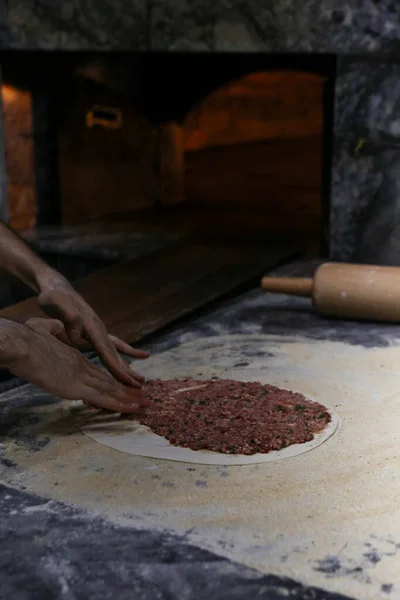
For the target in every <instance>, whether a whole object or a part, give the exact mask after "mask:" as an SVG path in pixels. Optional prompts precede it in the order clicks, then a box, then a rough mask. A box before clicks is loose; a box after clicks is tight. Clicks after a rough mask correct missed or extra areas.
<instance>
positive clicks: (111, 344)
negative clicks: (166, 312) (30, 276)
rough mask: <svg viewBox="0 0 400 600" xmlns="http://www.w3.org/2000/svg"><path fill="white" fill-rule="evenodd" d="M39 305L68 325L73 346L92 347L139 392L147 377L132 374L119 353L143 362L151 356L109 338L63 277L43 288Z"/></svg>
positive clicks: (99, 322) (110, 369)
mask: <svg viewBox="0 0 400 600" xmlns="http://www.w3.org/2000/svg"><path fill="white" fill-rule="evenodd" d="M38 301H39V305H40V308H41V309H42V311H43V312H44V313H45V314H47V315H48V316H49V317H52V318H53V319H58V320H60V321H61V322H62V323H63V324H64V327H65V334H66V337H67V340H68V341H69V343H71V344H72V345H73V346H76V347H78V348H80V349H85V348H88V347H89V345H92V346H93V348H94V349H95V350H96V352H97V354H98V355H99V356H100V358H101V360H102V362H103V364H104V365H105V366H106V367H107V369H108V370H109V371H110V372H111V373H112V375H114V377H115V378H116V379H117V380H118V381H120V382H121V383H125V384H127V385H132V386H134V387H138V388H140V387H141V386H142V384H143V382H144V377H143V376H142V375H140V374H138V373H135V372H134V371H132V369H130V367H129V366H128V365H127V364H126V363H125V361H124V360H123V358H122V357H121V356H120V355H119V354H118V352H122V353H123V354H126V355H127V356H130V357H132V358H139V359H144V358H148V356H149V353H148V352H145V351H144V350H136V349H134V348H132V347H131V346H129V344H126V343H125V342H123V341H122V340H120V339H118V338H116V337H114V336H111V335H109V334H108V332H107V329H106V327H105V325H104V324H103V322H102V321H101V319H100V317H98V315H97V314H96V313H95V312H94V310H93V309H92V308H91V307H90V306H89V305H88V304H87V303H86V302H85V300H84V299H83V298H82V296H81V295H80V294H78V292H77V291H76V290H75V289H74V288H73V287H72V285H71V284H70V283H69V282H68V281H67V280H66V279H65V278H64V277H62V275H59V274H56V275H55V276H53V277H52V280H51V282H49V284H48V285H47V286H45V287H44V288H42V291H41V293H40V294H39V297H38ZM60 339H61V338H60ZM67 340H66V339H64V340H63V341H67Z"/></svg>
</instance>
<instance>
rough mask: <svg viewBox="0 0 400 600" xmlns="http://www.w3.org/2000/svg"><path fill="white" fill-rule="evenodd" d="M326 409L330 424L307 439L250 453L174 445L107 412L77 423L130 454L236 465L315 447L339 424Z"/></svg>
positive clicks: (106, 443) (101, 441) (89, 434)
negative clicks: (271, 449)
mask: <svg viewBox="0 0 400 600" xmlns="http://www.w3.org/2000/svg"><path fill="white" fill-rule="evenodd" d="M186 389H188V388H182V389H180V390H177V392H176V393H179V392H183V391H184V390H186ZM307 398H308V399H309V400H314V401H316V400H315V399H313V398H311V397H310V396H307ZM328 412H329V414H330V415H331V421H330V423H328V425H327V426H326V427H325V428H324V430H323V431H321V432H320V433H317V434H315V435H314V438H313V439H312V440H311V441H309V442H305V443H303V444H292V445H291V446H288V447H286V448H282V449H281V450H274V451H271V452H268V453H257V454H252V455H244V454H223V453H220V452H211V451H208V450H191V449H190V448H182V447H180V446H174V445H172V444H170V442H169V441H168V440H167V439H166V438H164V437H161V436H159V435H157V434H156V433H153V432H152V431H151V430H150V429H149V428H148V427H146V426H145V425H142V424H141V423H139V422H137V421H127V420H123V419H119V418H118V417H117V418H115V417H113V418H110V415H104V414H102V413H98V414H96V415H94V416H91V417H87V416H86V417H85V416H82V418H81V419H79V421H78V423H77V424H78V427H79V429H80V431H81V432H82V433H83V434H84V435H85V436H87V437H88V438H90V439H92V440H93V441H95V442H98V443H99V444H102V445H104V446H108V447H109V448H113V449H114V450H118V451H120V452H124V453H126V454H131V455H133V456H141V457H145V458H156V459H160V460H172V461H176V462H184V463H192V464H200V465H216V466H231V465H232V466H234V465H236V466H240V465H252V464H259V463H267V462H275V461H277V460H283V459H286V458H293V457H295V456H300V455H301V454H305V453H306V452H309V451H310V450H314V449H315V448H318V446H321V444H323V443H324V442H326V441H327V440H329V438H331V437H332V436H333V435H334V434H335V433H336V431H337V430H338V428H339V425H340V419H339V417H338V415H337V414H335V413H334V412H332V411H331V410H330V409H328Z"/></svg>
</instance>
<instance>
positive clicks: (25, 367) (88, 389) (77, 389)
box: [0, 319, 145, 413]
mask: <svg viewBox="0 0 400 600" xmlns="http://www.w3.org/2000/svg"><path fill="white" fill-rule="evenodd" d="M52 325H53V329H54V331H52V328H49V323H48V322H47V324H46V326H45V327H43V328H41V327H40V325H38V324H37V323H36V324H35V327H34V328H33V327H30V326H29V324H25V325H21V324H19V323H14V322H13V321H7V320H5V319H1V323H0V329H1V333H2V334H3V338H6V339H8V340H9V341H10V343H9V344H6V345H5V346H6V348H3V350H2V357H1V358H2V360H1V366H3V367H5V368H7V369H9V370H10V371H11V373H13V374H14V375H16V376H18V377H22V378H23V379H25V380H26V381H29V382H30V383H33V384H34V385H36V386H37V387H39V388H41V389H42V390H44V391H46V392H48V393H50V394H54V395H56V396H58V397H60V398H65V399H67V400H82V401H83V402H85V403H86V404H90V405H92V406H96V407H99V408H106V409H108V410H112V411H115V412H119V413H129V412H130V413H132V412H137V411H138V410H139V409H140V408H141V407H142V406H144V404H145V397H144V395H143V393H142V392H141V391H140V390H139V389H136V388H133V387H130V386H127V385H124V384H122V383H120V382H118V381H117V380H116V379H114V377H113V376H112V375H111V374H110V373H108V372H106V371H101V370H100V369H98V368H97V367H96V366H95V365H94V364H93V363H92V362H91V361H90V360H88V359H87V358H85V357H84V356H83V355H82V354H81V353H80V352H79V351H78V350H76V349H75V348H72V347H71V346H68V345H67V344H65V343H63V342H62V341H60V340H59V339H57V337H56V336H57V333H58V331H61V328H60V323H59V322H58V321H53V322H52Z"/></svg>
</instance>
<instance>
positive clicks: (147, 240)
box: [21, 223, 178, 262]
mask: <svg viewBox="0 0 400 600" xmlns="http://www.w3.org/2000/svg"><path fill="white" fill-rule="evenodd" d="M21 237H22V238H23V239H24V240H25V241H26V242H28V244H29V245H30V246H31V247H32V248H33V249H34V250H36V251H37V252H39V253H50V254H59V255H64V256H75V257H77V258H81V259H102V260H106V261H112V262H115V261H118V262H123V261H125V260H131V259H134V258H138V257H139V256H143V255H145V254H149V253H151V252H154V251H155V250H158V249H160V248H163V247H164V246H166V245H168V244H170V243H172V242H173V241H175V240H177V239H178V238H177V236H176V235H172V234H168V233H166V232H162V231H149V232H140V231H132V226H131V227H130V228H128V227H125V228H124V227H123V225H122V224H118V223H88V224H84V225H76V226H74V227H42V228H39V229H32V230H27V231H24V232H22V233H21Z"/></svg>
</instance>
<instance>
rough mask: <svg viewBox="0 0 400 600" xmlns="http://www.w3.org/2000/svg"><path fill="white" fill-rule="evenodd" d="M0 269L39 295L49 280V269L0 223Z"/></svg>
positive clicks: (50, 276)
mask: <svg viewBox="0 0 400 600" xmlns="http://www.w3.org/2000/svg"><path fill="white" fill-rule="evenodd" d="M0 268H2V269H5V270H6V271H8V272H9V273H12V274H13V275H15V276H16V277H18V279H21V281H23V282H24V283H26V285H28V286H29V287H30V288H31V289H32V290H34V291H35V292H37V293H39V292H40V291H41V290H42V289H43V285H44V282H46V281H47V280H49V279H51V278H52V276H53V275H54V274H55V271H54V270H53V269H51V267H49V266H48V265H47V264H46V263H45V262H44V261H43V260H42V259H41V258H40V257H39V256H38V255H37V254H35V252H33V250H31V249H30V248H29V246H28V245H27V244H26V243H25V242H24V241H23V240H22V239H21V238H20V237H19V236H18V235H17V234H15V233H14V232H13V231H11V230H10V229H8V227H7V226H6V225H4V223H1V221H0Z"/></svg>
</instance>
